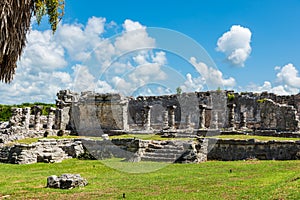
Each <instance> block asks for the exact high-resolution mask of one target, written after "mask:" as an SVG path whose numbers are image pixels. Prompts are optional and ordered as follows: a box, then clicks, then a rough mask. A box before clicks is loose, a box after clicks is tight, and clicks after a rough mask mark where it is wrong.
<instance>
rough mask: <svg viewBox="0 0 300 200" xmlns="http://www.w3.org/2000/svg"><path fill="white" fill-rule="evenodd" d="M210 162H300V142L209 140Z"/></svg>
mask: <svg viewBox="0 0 300 200" xmlns="http://www.w3.org/2000/svg"><path fill="white" fill-rule="evenodd" d="M208 148H209V151H208V155H207V158H208V160H225V161H233V160H247V159H259V160H299V159H300V140H299V141H258V140H255V139H249V140H233V139H222V140H218V139H209V147H208Z"/></svg>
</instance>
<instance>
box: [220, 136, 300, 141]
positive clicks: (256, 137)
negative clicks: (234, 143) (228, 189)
mask: <svg viewBox="0 0 300 200" xmlns="http://www.w3.org/2000/svg"><path fill="white" fill-rule="evenodd" d="M214 138H220V139H239V140H247V139H257V140H260V141H269V140H280V141H285V140H293V141H297V140H300V138H284V137H268V136H257V135H218V136H214Z"/></svg>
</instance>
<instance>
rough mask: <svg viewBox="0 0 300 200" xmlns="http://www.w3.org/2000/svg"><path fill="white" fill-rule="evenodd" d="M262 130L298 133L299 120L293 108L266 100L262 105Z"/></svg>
mask: <svg viewBox="0 0 300 200" xmlns="http://www.w3.org/2000/svg"><path fill="white" fill-rule="evenodd" d="M260 118H261V129H274V130H279V131H298V130H299V119H298V116H297V111H296V109H295V108H294V107H293V106H289V105H285V104H278V103H275V102H274V101H272V100H269V99H266V100H264V101H263V102H261V103H260Z"/></svg>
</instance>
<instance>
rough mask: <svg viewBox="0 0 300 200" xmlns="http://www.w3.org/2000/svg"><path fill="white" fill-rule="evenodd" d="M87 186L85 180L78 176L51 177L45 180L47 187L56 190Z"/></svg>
mask: <svg viewBox="0 0 300 200" xmlns="http://www.w3.org/2000/svg"><path fill="white" fill-rule="evenodd" d="M87 184H88V182H87V180H86V179H84V178H82V177H81V176H80V174H62V175H61V176H59V177H58V176H56V175H52V176H49V177H48V178H47V187H49V188H56V189H72V188H75V187H84V186H86V185H87Z"/></svg>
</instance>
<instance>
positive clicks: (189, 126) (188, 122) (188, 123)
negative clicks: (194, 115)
mask: <svg viewBox="0 0 300 200" xmlns="http://www.w3.org/2000/svg"><path fill="white" fill-rule="evenodd" d="M185 126H186V128H187V129H189V128H191V115H187V116H186V118H185Z"/></svg>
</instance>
